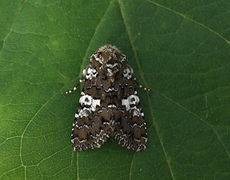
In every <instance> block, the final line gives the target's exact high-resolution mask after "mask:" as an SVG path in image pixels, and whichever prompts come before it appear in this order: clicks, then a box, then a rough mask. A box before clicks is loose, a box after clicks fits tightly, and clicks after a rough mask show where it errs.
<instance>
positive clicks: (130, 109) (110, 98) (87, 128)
mask: <svg viewBox="0 0 230 180" xmlns="http://www.w3.org/2000/svg"><path fill="white" fill-rule="evenodd" d="M127 61H128V59H127V57H126V56H125V55H124V54H122V52H121V51H120V50H119V49H118V48H117V47H115V46H112V45H104V46H102V47H100V48H99V49H98V50H97V51H96V52H95V53H94V54H93V55H92V56H91V58H90V61H89V64H88V66H87V67H86V68H85V69H84V70H83V74H82V77H81V79H80V81H79V83H78V85H77V86H75V87H74V88H73V89H72V90H70V91H67V92H65V93H63V94H69V93H71V92H73V91H74V90H76V89H77V88H78V86H79V85H80V83H81V82H83V81H84V87H83V89H82V92H81V97H80V99H79V105H78V108H77V112H76V114H75V118H74V123H73V128H72V134H71V142H72V145H73V148H74V150H75V151H82V150H86V149H88V148H92V149H93V148H95V147H96V148H99V147H100V146H101V145H102V144H103V143H104V142H105V141H106V140H107V138H109V137H114V138H115V139H116V140H118V143H119V144H120V145H122V146H126V147H127V148H128V149H131V150H135V151H141V150H145V149H146V144H147V129H146V123H145V119H144V113H143V111H142V109H141V106H140V100H139V97H138V95H137V91H136V89H135V87H134V82H135V81H136V79H135V78H134V76H133V69H132V68H131V67H130V66H129V65H128V64H127ZM138 85H139V84H138ZM139 87H141V88H143V87H142V86H141V85H139ZM143 89H144V90H147V91H150V89H147V88H143Z"/></svg>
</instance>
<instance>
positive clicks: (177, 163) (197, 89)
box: [0, 0, 230, 180]
mask: <svg viewBox="0 0 230 180" xmlns="http://www.w3.org/2000/svg"><path fill="white" fill-rule="evenodd" d="M229 8H230V4H229V3H228V1H226V0H225V1H218V2H217V1H214V0H212V1H195V0H194V1H191V0H177V1H166V0H154V1H153V0H110V1H108V0H89V1H83V0H82V1H81V0H77V1H57V0H49V1H45V0H37V1H33V0H31V1H23V0H15V1H13V0H3V1H1V2H0V14H1V15H0V87H1V88H0V89H1V93H0V119H1V121H0V123H1V124H0V125H1V126H0V151H1V153H0V179H134V180H135V179H136V180H137V179H161V180H162V179H167V180H168V179H186V180H188V179H230V166H229V164H230V135H229V130H230V129H229V127H230V121H229V117H230V103H229V102H230V83H229V82H230V64H229V57H230V47H229V39H230V35H229V34H230V31H229V29H230V28H229V26H230V24H229V23H228V22H230V16H229ZM104 44H113V45H116V46H117V47H118V48H119V49H120V50H121V51H122V52H123V53H124V54H126V55H127V57H128V58H129V64H130V65H131V66H132V68H133V69H134V75H135V77H136V78H137V80H138V82H139V83H140V84H142V85H143V86H145V87H148V88H151V89H152V90H153V92H150V93H148V92H145V91H143V90H141V89H138V88H137V90H138V94H139V97H140V100H141V105H142V108H143V110H144V112H145V119H146V123H147V127H148V146H147V149H146V150H145V151H143V152H133V151H131V150H127V149H126V148H124V147H121V146H119V145H118V143H117V142H116V141H115V140H113V139H109V140H108V141H107V142H106V143H105V144H103V145H102V147H101V148H100V149H93V150H87V151H82V152H79V153H76V152H74V151H73V148H72V146H71V142H70V134H71V128H72V123H73V118H74V113H75V111H76V109H77V105H78V100H79V96H80V92H81V88H78V90H77V91H75V93H72V94H69V95H66V96H65V95H61V93H62V92H65V91H66V90H68V89H70V88H72V87H73V86H74V85H76V84H77V83H78V81H79V79H80V77H81V74H82V70H83V69H84V68H85V66H86V65H87V64H88V62H89V58H90V56H91V54H92V53H94V51H95V50H96V49H98V48H99V47H100V46H102V45H104Z"/></svg>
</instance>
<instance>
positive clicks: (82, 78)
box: [61, 69, 86, 94]
mask: <svg viewBox="0 0 230 180" xmlns="http://www.w3.org/2000/svg"><path fill="white" fill-rule="evenodd" d="M85 75H86V70H85V69H84V70H83V74H82V76H81V79H80V80H79V83H78V84H77V85H76V86H75V87H73V88H72V89H71V90H69V91H66V92H63V93H61V94H70V93H72V92H73V91H75V90H76V89H77V88H78V87H79V85H80V84H81V83H82V82H83V81H85Z"/></svg>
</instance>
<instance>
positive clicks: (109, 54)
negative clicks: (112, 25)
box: [90, 45, 127, 78]
mask: <svg viewBox="0 0 230 180" xmlns="http://www.w3.org/2000/svg"><path fill="white" fill-rule="evenodd" d="M124 57H125V56H124V55H123V54H122V52H121V51H120V50H119V49H117V47H115V46H112V45H104V46H102V47H100V48H99V49H98V50H97V51H96V52H95V53H94V54H93V55H92V56H91V59H90V62H91V63H92V65H93V66H94V67H95V68H96V70H97V71H98V73H99V74H101V75H102V76H106V77H108V78H114V77H115V76H116V74H118V73H121V72H123V69H124V67H125V66H126V61H127V60H126V57H125V60H126V61H125V60H124Z"/></svg>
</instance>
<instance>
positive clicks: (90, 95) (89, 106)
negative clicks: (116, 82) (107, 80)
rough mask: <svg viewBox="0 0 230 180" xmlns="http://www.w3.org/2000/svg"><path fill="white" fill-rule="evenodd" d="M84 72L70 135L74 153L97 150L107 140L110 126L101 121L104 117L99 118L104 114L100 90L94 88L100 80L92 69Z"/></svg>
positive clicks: (88, 68) (89, 68)
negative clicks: (89, 149) (84, 76)
mask: <svg viewBox="0 0 230 180" xmlns="http://www.w3.org/2000/svg"><path fill="white" fill-rule="evenodd" d="M85 71H86V72H85V73H86V78H85V83H84V87H83V90H82V93H81V97H80V99H79V105H78V109H77V112H76V114H75V118H74V123H73V128H72V134H71V142H72V146H73V147H74V150H75V151H81V150H86V149H88V148H95V147H96V148H99V147H100V146H101V145H102V144H103V143H104V142H105V141H106V140H107V138H108V137H109V136H108V134H109V133H108V132H110V131H111V126H110V124H109V123H106V122H105V121H103V118H106V117H101V116H102V115H101V114H103V113H102V112H104V109H102V108H101V106H100V103H101V102H100V95H101V89H98V88H96V87H98V86H95V84H98V83H99V84H100V83H101V82H99V81H100V78H99V77H97V73H96V72H95V71H94V69H93V68H92V67H87V68H86V69H85ZM96 77H97V78H96ZM104 114H105V115H106V113H104Z"/></svg>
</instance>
